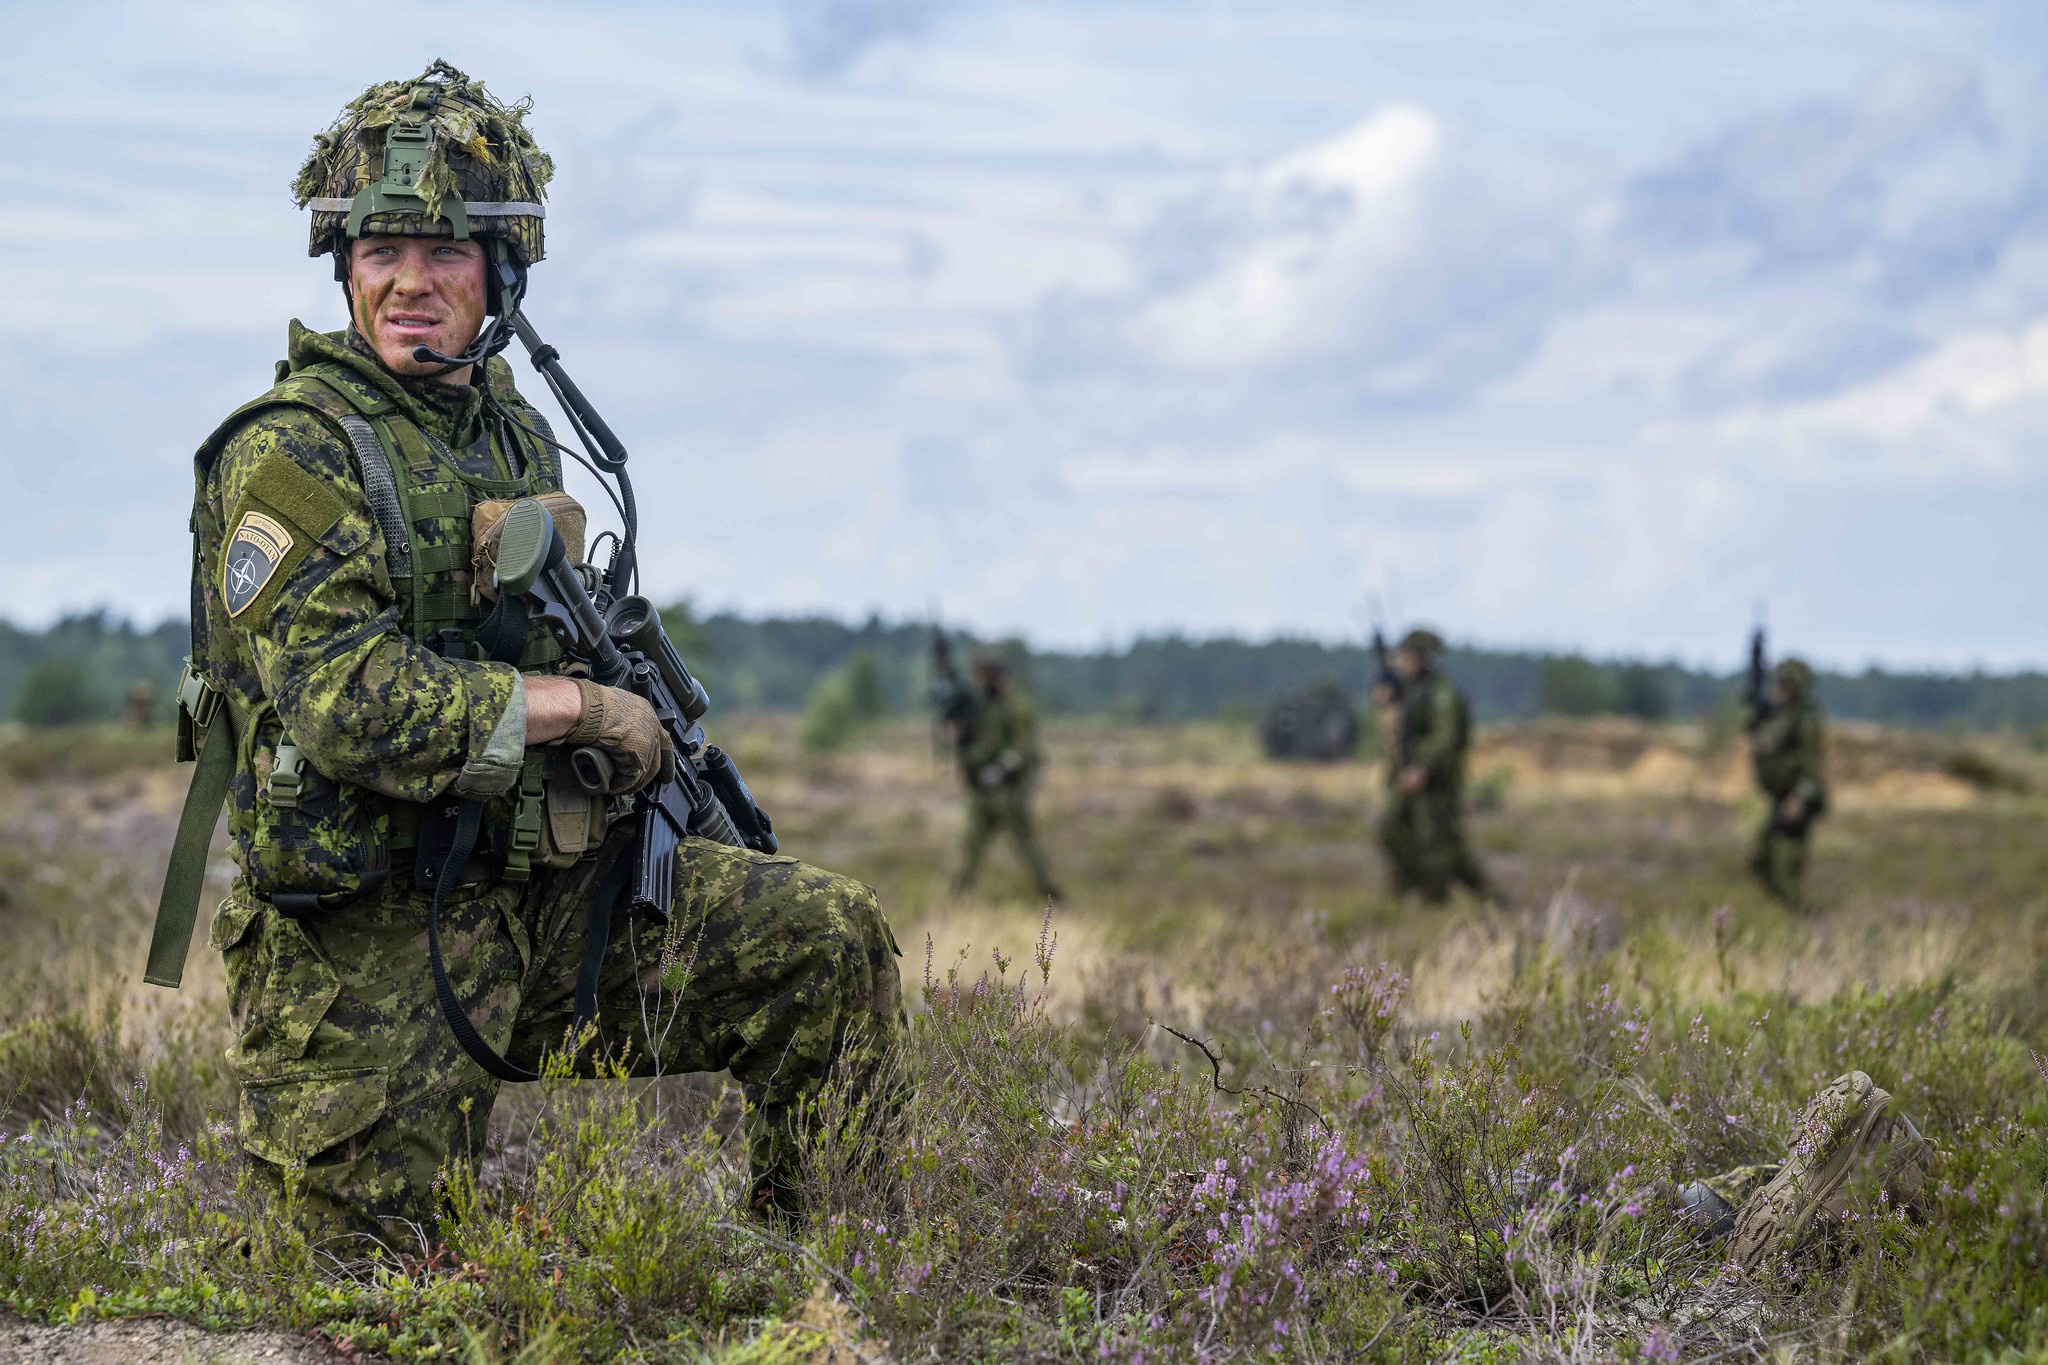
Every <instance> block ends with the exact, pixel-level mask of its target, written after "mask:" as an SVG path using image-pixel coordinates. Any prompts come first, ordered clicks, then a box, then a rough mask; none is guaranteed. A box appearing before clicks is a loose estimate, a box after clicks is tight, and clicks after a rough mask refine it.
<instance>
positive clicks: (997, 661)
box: [967, 648, 1010, 674]
mask: <svg viewBox="0 0 2048 1365" xmlns="http://www.w3.org/2000/svg"><path fill="white" fill-rule="evenodd" d="M967 662H968V666H969V667H970V668H972V669H973V670H974V671H975V672H977V673H1004V674H1007V673H1008V672H1009V671H1010V664H1009V661H1008V660H1007V659H1005V658H1003V656H1002V655H1001V654H999V653H997V652H996V651H995V650H993V649H988V648H982V649H977V650H975V651H974V655H973V657H972V658H970V659H969V660H968V661H967Z"/></svg>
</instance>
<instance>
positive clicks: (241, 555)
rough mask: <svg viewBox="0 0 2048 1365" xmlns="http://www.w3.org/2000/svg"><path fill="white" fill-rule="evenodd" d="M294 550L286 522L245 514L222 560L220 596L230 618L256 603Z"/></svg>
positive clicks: (229, 538) (249, 513) (229, 539)
mask: <svg viewBox="0 0 2048 1365" xmlns="http://www.w3.org/2000/svg"><path fill="white" fill-rule="evenodd" d="M291 548H292V533H291V532H290V531H287V530H285V529H284V523H283V522H280V521H276V520H274V519H272V518H270V517H266V516H264V515H263V514H262V513H261V512H244V513H243V514H242V519H241V521H239V522H238V523H236V525H235V533H234V534H233V535H232V536H229V537H228V548H227V553H226V554H223V555H222V556H221V560H220V564H221V568H220V576H221V585H220V587H221V596H222V598H224V599H225V600H226V602H227V606H228V615H230V616H240V615H241V614H242V612H243V611H244V610H245V609H246V608H247V607H248V605H249V604H250V603H251V602H254V601H255V600H256V598H257V596H258V595H259V594H261V593H262V591H263V588H264V585H265V584H267V583H269V582H270V580H271V577H272V575H274V574H275V573H276V572H277V569H278V566H279V565H280V564H283V563H284V557H285V555H286V554H288V553H289V552H290V551H291Z"/></svg>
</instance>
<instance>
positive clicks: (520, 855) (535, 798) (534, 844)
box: [505, 754, 547, 882]
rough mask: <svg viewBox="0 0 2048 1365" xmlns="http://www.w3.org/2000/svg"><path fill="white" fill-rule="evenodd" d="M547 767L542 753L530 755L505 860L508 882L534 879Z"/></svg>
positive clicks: (523, 773) (521, 777)
mask: <svg viewBox="0 0 2048 1365" xmlns="http://www.w3.org/2000/svg"><path fill="white" fill-rule="evenodd" d="M546 794H547V765H546V761H545V757H544V756H543V755H541V754H529V755H527V759H526V766H525V767H524V769H523V770H522V771H521V772H520V774H519V804H518V805H517V806H516V807H514V809H513V812H512V850H511V852H510V853H509V854H508V855H507V856H506V858H505V880H506V881H508V882H523V881H526V880H527V879H528V878H530V877H532V876H533V857H534V854H536V853H538V852H539V851H540V833H541V825H542V821H543V802H544V801H545V799H546Z"/></svg>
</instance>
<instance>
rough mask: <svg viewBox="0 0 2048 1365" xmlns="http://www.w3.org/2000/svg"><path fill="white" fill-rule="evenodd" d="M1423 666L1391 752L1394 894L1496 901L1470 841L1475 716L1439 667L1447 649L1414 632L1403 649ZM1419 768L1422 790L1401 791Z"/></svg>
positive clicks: (1388, 813)
mask: <svg viewBox="0 0 2048 1365" xmlns="http://www.w3.org/2000/svg"><path fill="white" fill-rule="evenodd" d="M1401 648H1402V649H1403V650H1409V651H1412V652H1413V653H1414V654H1415V655H1416V657H1418V658H1420V659H1421V660H1422V661H1423V664H1424V672H1423V673H1422V674H1421V676H1420V677H1417V678H1415V679H1413V680H1411V681H1409V682H1408V683H1407V684H1406V685H1405V686H1404V687H1403V689H1402V691H1401V695H1400V697H1399V699H1398V700H1397V702H1396V703H1395V714H1394V726H1393V729H1394V736H1393V740H1394V743H1393V753H1392V756H1391V761H1390V762H1389V764H1388V768H1387V807H1386V810H1385V812H1384V813H1383V814H1382V815H1381V817H1380V828H1379V837H1380V847H1381V849H1383V850H1384V851H1385V853H1386V856H1387V867H1388V873H1389V878H1390V881H1391V884H1392V888H1393V891H1394V893H1395V894H1396V895H1410V894H1414V895H1420V896H1421V897H1422V898H1423V899H1424V900H1426V901H1429V902H1431V903H1440V902H1442V901H1444V900H1446V899H1448V898H1449V896H1450V894H1451V888H1452V886H1453V885H1460V886H1465V887H1468V888H1469V889H1471V890H1472V891H1474V892H1475V893H1478V894H1480V895H1490V894H1491V887H1490V884H1489V883H1488V881H1487V879H1486V874H1485V872H1484V870H1483V869H1481V867H1480V866H1479V859H1478V858H1477V857H1476V856H1474V854H1473V852H1472V846H1471V844H1470V843H1469V842H1468V841H1467V839H1466V836H1465V758H1466V752H1467V750H1468V749H1469V748H1470V746H1471V738H1472V718H1471V712H1470V710H1469V709H1468V708H1467V706H1466V704H1465V698H1464V696H1463V695H1462V694H1461V693H1460V692H1459V691H1458V689H1457V686H1456V685H1455V684H1453V683H1452V682H1451V680H1450V679H1449V678H1448V677H1446V676H1445V675H1444V674H1443V673H1442V672H1441V671H1440V670H1439V669H1438V668H1437V666H1436V659H1437V656H1438V655H1439V654H1440V653H1441V652H1442V649H1443V643H1442V641H1441V640H1439V639H1437V637H1436V636H1435V635H1433V634H1431V633H1430V632H1427V631H1416V632H1413V633H1411V634H1410V635H1409V636H1408V637H1407V638H1406V639H1404V640H1403V641H1402V643H1401ZM1409 769H1420V770H1421V773H1422V789H1421V790H1420V791H1419V792H1407V791H1403V790H1402V788H1401V774H1402V773H1403V772H1404V771H1407V770H1409Z"/></svg>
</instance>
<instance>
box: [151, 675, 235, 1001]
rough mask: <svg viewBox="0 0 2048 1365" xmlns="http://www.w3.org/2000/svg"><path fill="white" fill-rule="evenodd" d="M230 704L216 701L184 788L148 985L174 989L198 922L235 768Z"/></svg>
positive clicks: (158, 910)
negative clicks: (210, 852)
mask: <svg viewBox="0 0 2048 1365" xmlns="http://www.w3.org/2000/svg"><path fill="white" fill-rule="evenodd" d="M230 710H231V708H230V707H228V706H227V705H226V704H225V703H221V704H217V705H215V707H214V709H213V715H212V716H211V717H210V718H209V719H208V721H207V723H206V725H205V726H204V727H203V728H202V730H201V733H202V735H203V736H204V738H203V739H202V740H201V742H200V749H199V762H198V764H197V765H196V766H195V767H194V769H193V772H192V785H191V786H190V787H188V788H186V789H185V807H184V809H183V810H182V811H181V812H180V813H179V815H178V835H177V840H176V842H174V843H173V844H172V845H171V862H170V866H169V867H168V868H167V869H166V870H165V872H164V885H163V891H162V893H161V894H160V895H159V896H158V897H157V903H156V926H155V927H154V928H153V929H151V930H150V934H149V965H148V966H146V967H145V968H144V969H143V972H142V979H143V980H144V981H147V982H148V983H149V984H150V985H152V986H168V987H170V988H171V989H172V990H176V989H178V987H179V985H180V984H182V983H183V982H184V980H185V958H186V957H187V956H188V955H189V954H190V953H191V951H192V929H193V926H194V925H195V924H197V923H198V921H199V893H200V891H201V889H202V888H203V887H204V886H205V884H206V854H207V851H208V850H209V849H210V848H211V847H212V846H213V827H214V825H215V824H217V823H218V822H219V820H220V808H221V804H222V803H223V802H225V801H226V800H227V798H228V782H229V780H230V779H231V778H232V777H233V776H234V773H235V740H234V725H233V723H232V722H231V721H230V720H229V713H230Z"/></svg>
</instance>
